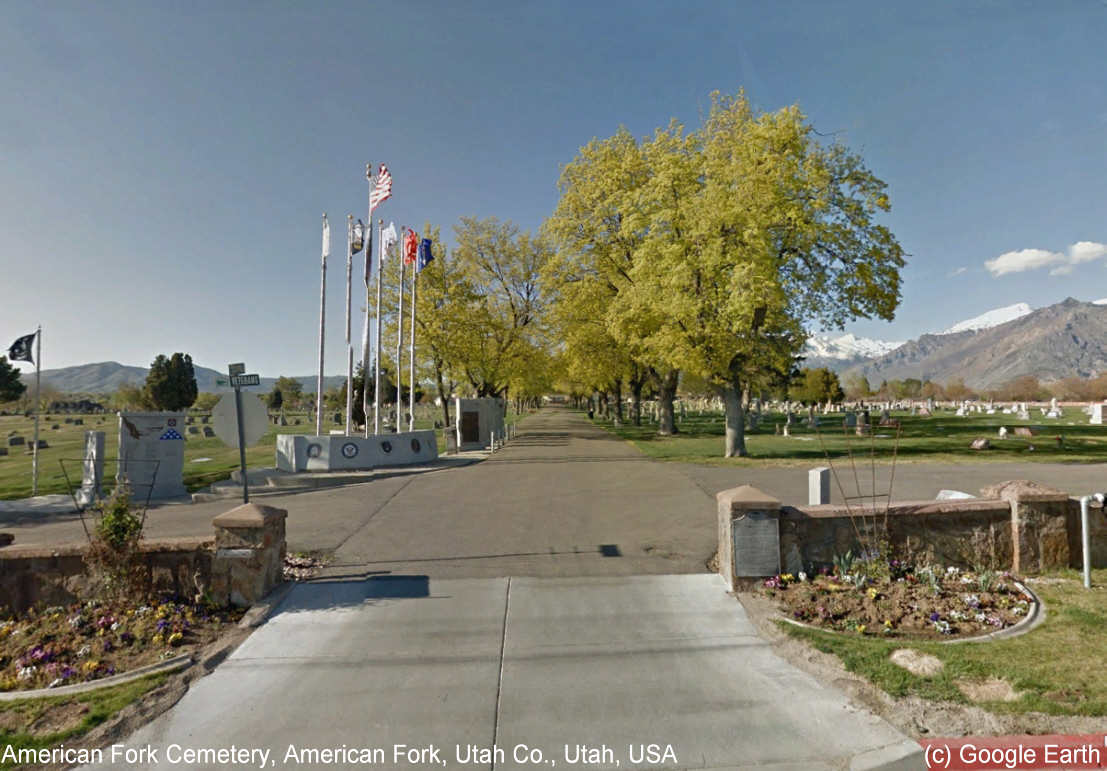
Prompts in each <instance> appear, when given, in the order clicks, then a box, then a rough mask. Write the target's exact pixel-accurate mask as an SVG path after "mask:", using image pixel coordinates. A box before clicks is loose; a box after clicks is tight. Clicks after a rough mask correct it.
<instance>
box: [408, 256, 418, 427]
mask: <svg viewBox="0 0 1107 771" xmlns="http://www.w3.org/2000/svg"><path fill="white" fill-rule="evenodd" d="M417 249H418V247H417ZM418 279H419V256H418V250H417V251H416V256H415V264H413V265H412V266H411V345H410V346H409V348H408V353H409V354H410V356H411V362H410V365H411V366H410V368H409V370H408V373H409V374H408V386H409V387H410V389H411V390H410V395H409V396H408V400H407V404H408V409H410V410H411V412H410V413H409V415H408V421H407V430H408V431H414V430H415V287H416V286H417V285H418V283H419V280H418Z"/></svg>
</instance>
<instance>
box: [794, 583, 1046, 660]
mask: <svg viewBox="0 0 1107 771" xmlns="http://www.w3.org/2000/svg"><path fill="white" fill-rule="evenodd" d="M1014 584H1015V586H1017V587H1018V588H1019V591H1021V592H1022V593H1023V594H1025V595H1027V596H1028V597H1029V598H1030V608H1029V610H1027V611H1026V618H1024V619H1023V620H1022V621H1020V622H1019V623H1017V624H1015V625H1014V626H1009V627H1007V628H1006V629H1000V630H998V631H996V632H989V633H988V634H982V635H977V636H976V637H963V638H959V639H956V640H928V639H919V638H911V637H895V638H891V639H894V640H898V641H901V642H924V643H932V642H936V643H938V644H939V645H960V644H962V643H984V642H995V641H997V640H1008V639H1010V638H1012V637H1021V636H1022V635H1024V634H1026V633H1027V632H1032V631H1034V630H1035V629H1037V628H1038V627H1039V626H1041V625H1042V623H1043V622H1044V621H1045V620H1046V609H1045V604H1043V603H1042V601H1041V600H1040V599H1039V598H1038V595H1036V594H1034V592H1032V591H1031V590H1030V589H1028V588H1027V587H1026V586H1025V585H1023V584H1021V583H1019V582H1018V581H1015V582H1014ZM776 620H778V621H783V622H784V623H785V624H791V625H792V626H798V627H800V628H801V629H810V630H812V631H814V632H825V633H827V634H834V635H851V636H854V637H856V635H853V634H852V633H851V632H839V631H838V630H836V629H826V628H824V627H821V626H814V625H812V624H805V623H803V622H802V621H796V620H795V619H794V618H788V617H787V616H785V615H782V614H779V613H778V615H777V617H776Z"/></svg>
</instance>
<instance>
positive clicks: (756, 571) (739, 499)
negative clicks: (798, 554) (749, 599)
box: [715, 485, 780, 591]
mask: <svg viewBox="0 0 1107 771" xmlns="http://www.w3.org/2000/svg"><path fill="white" fill-rule="evenodd" d="M715 500H716V501H717V504H718V523H719V574H720V575H722V577H723V578H725V579H726V582H727V586H728V588H729V589H730V590H731V591H737V590H738V589H739V588H741V585H742V584H744V583H748V582H747V581H741V580H739V579H743V578H758V577H766V576H773V575H776V574H777V573H779V572H780V501H778V500H777V499H776V498H773V497H772V496H770V495H768V494H767V493H763V492H761V491H760V490H758V489H757V488H756V487H751V486H749V485H742V486H741V487H736V488H734V489H732V490H723V491H722V492H720V493H718V494H716V496H715ZM735 531H737V533H738V536H737V538H735Z"/></svg>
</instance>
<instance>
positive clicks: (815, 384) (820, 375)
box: [788, 367, 845, 404]
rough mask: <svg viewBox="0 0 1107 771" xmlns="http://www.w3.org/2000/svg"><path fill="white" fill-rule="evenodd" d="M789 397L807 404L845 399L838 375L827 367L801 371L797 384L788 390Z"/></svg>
mask: <svg viewBox="0 0 1107 771" xmlns="http://www.w3.org/2000/svg"><path fill="white" fill-rule="evenodd" d="M788 395H789V397H790V398H791V399H794V400H795V401H800V402H803V403H805V404H820V403H822V402H827V401H829V402H840V401H842V399H844V398H845V394H844V393H843V391H842V386H841V383H839V382H838V375H837V374H835V373H834V372H833V371H832V370H829V369H827V368H826V367H819V368H818V369H802V370H800V371H799V375H798V377H797V378H796V382H795V384H794V385H793V386H792V387H791V388H790V389H789V390H788Z"/></svg>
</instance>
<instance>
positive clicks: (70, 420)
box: [62, 418, 73, 423]
mask: <svg viewBox="0 0 1107 771" xmlns="http://www.w3.org/2000/svg"><path fill="white" fill-rule="evenodd" d="M72 422H73V418H66V419H65V420H63V421H62V423H72Z"/></svg>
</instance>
